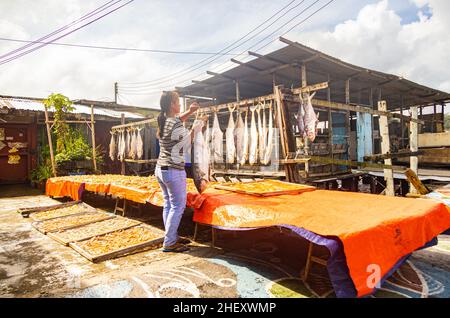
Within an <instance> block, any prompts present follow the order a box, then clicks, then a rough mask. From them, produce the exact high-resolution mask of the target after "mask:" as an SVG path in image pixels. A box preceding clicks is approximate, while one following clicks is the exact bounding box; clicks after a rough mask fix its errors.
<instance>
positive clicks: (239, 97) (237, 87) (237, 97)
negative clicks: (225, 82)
mask: <svg viewBox="0 0 450 318" xmlns="http://www.w3.org/2000/svg"><path fill="white" fill-rule="evenodd" d="M235 82H236V101H237V102H239V101H240V100H241V93H240V92H239V82H238V81H235Z"/></svg>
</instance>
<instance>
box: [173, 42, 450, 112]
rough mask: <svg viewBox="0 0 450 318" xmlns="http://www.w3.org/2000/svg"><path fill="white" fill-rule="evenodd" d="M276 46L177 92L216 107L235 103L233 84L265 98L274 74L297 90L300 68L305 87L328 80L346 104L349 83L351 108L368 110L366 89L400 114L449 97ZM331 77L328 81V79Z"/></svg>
mask: <svg viewBox="0 0 450 318" xmlns="http://www.w3.org/2000/svg"><path fill="white" fill-rule="evenodd" d="M280 41H282V42H283V43H286V44H287V46H285V47H283V48H281V49H279V50H276V51H274V52H272V53H269V54H267V55H260V54H257V53H253V52H249V54H250V55H252V56H255V57H256V58H255V59H253V60H251V61H250V62H247V63H240V62H239V65H238V66H236V67H235V68H233V69H230V70H228V71H226V72H224V73H221V74H214V73H212V72H209V74H211V75H213V76H212V77H210V78H208V79H206V80H203V81H199V82H196V83H195V84H192V85H189V86H186V87H183V88H178V90H179V91H180V93H181V94H185V95H193V96H203V97H215V98H217V99H218V101H219V102H226V101H231V100H235V99H236V91H235V81H238V82H239V90H240V95H241V99H245V98H252V97H257V96H263V95H268V94H271V93H272V92H273V74H275V80H276V84H277V85H280V84H282V85H284V86H285V87H292V86H293V87H300V86H301V75H300V67H301V65H302V64H305V65H306V70H307V81H308V84H316V83H320V82H325V81H328V80H329V84H330V88H331V99H332V101H336V102H345V82H346V80H347V79H349V78H350V103H357V104H361V105H369V104H370V102H369V94H370V89H371V88H372V89H373V98H374V100H375V101H376V100H377V99H378V94H379V89H380V90H381V98H382V99H383V100H386V101H387V104H388V109H389V110H393V109H399V108H400V106H401V105H403V106H404V107H409V106H412V105H428V104H433V103H442V102H448V101H450V94H448V93H446V92H442V91H439V90H436V89H433V88H430V87H426V86H424V85H420V84H417V83H414V82H412V81H410V80H407V79H405V78H402V77H399V76H396V75H392V74H387V73H383V72H379V71H375V70H371V69H367V68H363V67H360V66H356V65H353V64H350V63H347V62H344V61H342V60H339V59H337V58H335V57H332V56H330V55H327V54H324V53H322V52H319V51H317V50H315V49H312V48H310V47H307V46H305V45H303V44H300V43H298V42H292V41H290V40H288V39H285V38H280ZM328 76H329V77H328ZM316 98H319V99H325V100H326V98H327V96H326V91H325V90H322V91H320V92H318V94H317V95H316Z"/></svg>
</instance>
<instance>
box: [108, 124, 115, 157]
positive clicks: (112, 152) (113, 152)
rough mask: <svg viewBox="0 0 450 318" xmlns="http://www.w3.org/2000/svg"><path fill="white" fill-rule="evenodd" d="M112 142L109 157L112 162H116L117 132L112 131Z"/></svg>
mask: <svg viewBox="0 0 450 318" xmlns="http://www.w3.org/2000/svg"><path fill="white" fill-rule="evenodd" d="M110 133H111V141H110V143H109V157H110V158H111V160H112V161H114V160H115V159H116V137H115V134H116V132H115V131H111V132H110Z"/></svg>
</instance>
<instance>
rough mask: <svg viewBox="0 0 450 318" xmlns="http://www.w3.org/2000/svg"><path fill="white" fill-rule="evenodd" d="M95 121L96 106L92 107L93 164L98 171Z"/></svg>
mask: <svg viewBox="0 0 450 318" xmlns="http://www.w3.org/2000/svg"><path fill="white" fill-rule="evenodd" d="M94 125H95V120H94V105H91V135H92V162H93V163H94V171H97V151H96V150H95V146H96V145H95V126H94Z"/></svg>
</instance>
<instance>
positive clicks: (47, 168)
mask: <svg viewBox="0 0 450 318" xmlns="http://www.w3.org/2000/svg"><path fill="white" fill-rule="evenodd" d="M51 177H52V166H51V165H48V164H40V165H39V166H37V168H36V169H34V170H33V171H31V181H33V182H42V181H44V180H47V179H48V178H51Z"/></svg>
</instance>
